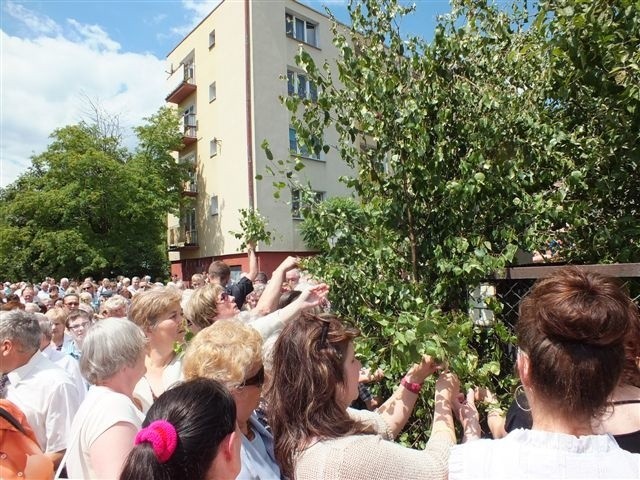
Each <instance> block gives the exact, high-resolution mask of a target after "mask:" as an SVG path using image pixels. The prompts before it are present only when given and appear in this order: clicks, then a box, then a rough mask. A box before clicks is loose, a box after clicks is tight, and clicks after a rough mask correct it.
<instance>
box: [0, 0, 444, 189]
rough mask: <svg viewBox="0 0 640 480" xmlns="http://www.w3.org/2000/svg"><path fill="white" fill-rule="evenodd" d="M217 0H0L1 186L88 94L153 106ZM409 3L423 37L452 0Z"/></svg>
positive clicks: (336, 7) (414, 27)
mask: <svg viewBox="0 0 640 480" xmlns="http://www.w3.org/2000/svg"><path fill="white" fill-rule="evenodd" d="M227 1H238V0H227ZM253 1H274V0H253ZM218 3H219V0H165V1H161V0H128V1H120V0H83V1H78V0H28V1H24V0H0V67H1V69H2V73H1V74H0V75H1V76H0V121H1V126H0V187H4V186H6V185H7V184H8V183H11V182H12V181H13V180H15V179H16V178H17V176H18V175H19V174H20V173H22V172H24V171H25V170H26V168H27V167H28V166H29V165H30V156H31V155H33V154H34V153H35V154H37V153H40V152H42V151H43V150H45V149H46V147H47V144H48V142H49V138H48V136H49V134H50V133H51V132H53V130H54V129H56V128H60V127H63V126H65V125H69V124H75V123H78V122H79V121H81V120H83V119H88V118H90V117H89V113H88V110H87V99H89V100H91V101H93V102H95V103H99V104H100V106H101V108H103V109H104V110H105V111H107V112H109V113H112V114H117V115H118V116H119V118H120V121H121V125H122V126H123V127H125V129H127V128H130V127H131V126H135V125H138V124H140V123H141V121H142V118H143V117H145V116H148V115H151V114H152V113H153V112H155V111H156V110H157V109H158V107H159V106H161V105H162V104H163V100H164V96H165V94H166V92H165V90H166V85H165V80H166V75H165V74H164V70H165V57H166V55H167V54H168V53H169V52H170V51H171V49H172V48H173V47H174V46H175V45H176V44H177V43H178V42H179V41H180V40H181V39H182V38H183V37H184V36H185V35H186V34H187V33H188V32H189V31H190V30H191V29H192V28H193V27H194V26H195V25H197V24H198V23H199V22H200V21H201V20H202V19H203V18H204V17H205V16H206V15H207V14H208V13H209V12H210V11H211V10H212V9H213V8H214V7H215V5H217V4H218ZM302 3H306V4H308V5H310V6H311V7H313V8H315V9H316V10H320V11H323V6H324V5H325V4H326V5H328V6H329V8H330V9H331V10H332V11H333V12H334V13H335V15H336V16H337V17H338V18H339V19H340V20H342V21H344V22H345V23H346V22H348V15H347V11H346V1H342V0H329V1H316V0H313V1H312V0H309V1H303V2H302ZM415 3H416V13H415V14H414V15H412V16H411V17H410V18H407V19H405V21H404V23H403V24H402V26H401V27H402V31H403V32H405V33H407V34H409V33H410V34H417V35H421V36H423V37H424V38H425V39H427V40H428V39H430V38H431V36H432V34H433V28H434V26H435V21H436V16H437V15H438V14H442V13H446V12H448V11H449V3H448V0H417V1H416V2H415ZM129 141H130V142H133V136H130V138H129Z"/></svg>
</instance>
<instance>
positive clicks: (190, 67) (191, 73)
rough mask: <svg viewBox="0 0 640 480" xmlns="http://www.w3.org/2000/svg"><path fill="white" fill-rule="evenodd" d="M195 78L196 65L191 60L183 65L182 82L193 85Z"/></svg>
mask: <svg viewBox="0 0 640 480" xmlns="http://www.w3.org/2000/svg"><path fill="white" fill-rule="evenodd" d="M195 76H196V65H195V64H194V63H193V60H192V61H190V62H188V63H185V64H184V81H185V82H189V83H194V79H195Z"/></svg>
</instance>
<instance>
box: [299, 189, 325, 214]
mask: <svg viewBox="0 0 640 480" xmlns="http://www.w3.org/2000/svg"><path fill="white" fill-rule="evenodd" d="M312 192H313V195H314V197H315V198H314V199H313V202H314V203H320V202H322V201H324V199H325V198H326V197H327V192H323V191H320V190H312ZM300 193H301V191H300V190H298V189H297V188H294V189H292V190H291V218H293V219H294V220H302V219H303V218H304V216H303V215H302V210H303V208H305V207H306V206H307V205H306V204H305V203H304V199H303V198H301V196H300Z"/></svg>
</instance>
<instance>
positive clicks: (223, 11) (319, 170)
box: [166, 0, 351, 281]
mask: <svg viewBox="0 0 640 480" xmlns="http://www.w3.org/2000/svg"><path fill="white" fill-rule="evenodd" d="M330 26H331V24H330V20H329V18H328V17H326V16H325V15H324V14H322V13H320V12H317V11H315V10H313V9H311V8H309V7H308V6H306V5H304V4H302V3H299V2H296V1H294V0H271V1H255V0H254V1H250V0H223V1H222V2H221V3H220V4H219V5H218V6H217V7H216V8H215V9H214V10H213V11H212V12H211V13H210V14H209V15H208V16H207V17H206V18H205V19H204V20H203V21H202V22H201V23H200V24H199V25H198V26H197V27H196V28H195V29H194V30H193V31H192V32H191V33H189V34H188V35H187V36H186V37H185V38H184V39H183V40H182V41H181V42H180V43H179V44H178V45H177V46H176V47H175V48H174V50H173V51H171V52H170V53H169V55H168V57H167V60H168V69H169V72H171V74H170V77H169V79H168V88H167V90H168V91H169V92H170V93H169V95H168V96H167V98H166V100H167V102H168V103H169V104H171V105H174V106H175V108H177V109H178V111H179V112H180V113H181V114H182V118H183V121H182V128H183V129H184V137H183V143H184V148H182V149H181V150H180V151H179V152H177V159H178V161H180V162H186V163H188V164H189V165H190V168H191V172H192V174H191V179H190V181H189V182H188V183H187V184H186V185H185V188H184V192H183V195H184V196H185V197H188V199H189V202H188V203H189V206H188V207H187V208H185V209H184V211H183V212H182V213H181V215H180V217H170V218H169V220H168V227H169V232H168V243H169V259H170V261H171V270H172V274H174V275H177V276H178V277H180V278H182V279H184V280H187V281H188V280H189V279H190V278H191V275H192V274H193V273H197V272H202V271H204V270H206V269H207V268H208V265H209V264H210V263H211V261H212V260H214V259H215V260H225V261H226V262H227V263H229V264H230V265H231V266H232V271H234V272H238V273H239V272H240V271H242V270H244V269H246V268H247V265H246V254H243V253H240V252H238V247H239V244H240V241H239V240H237V239H236V238H235V237H234V236H233V235H232V234H230V233H229V232H230V231H239V230H240V226H239V213H238V211H239V209H242V208H250V207H254V208H256V209H257V210H258V211H259V212H260V213H261V214H262V215H263V216H264V217H266V218H267V220H268V222H269V229H270V230H271V231H272V232H274V234H275V239H274V242H273V243H272V244H271V245H270V246H265V245H260V246H259V252H258V258H259V266H260V270H263V271H265V272H267V273H271V271H272V270H273V268H274V267H275V266H276V265H277V264H278V263H279V262H280V261H281V259H283V258H284V257H285V256H286V255H290V254H292V253H295V254H299V253H302V252H305V251H306V250H307V249H306V247H305V245H304V242H303V241H302V239H301V237H300V235H299V232H298V227H299V224H300V219H299V218H296V217H298V214H297V211H296V207H297V196H296V192H291V191H289V190H286V191H284V192H282V196H281V198H280V199H275V198H274V196H273V185H272V180H270V179H268V178H265V179H264V180H256V179H255V177H256V175H257V174H263V173H264V172H265V167H266V166H267V163H268V161H267V158H266V155H265V153H264V151H263V150H262V148H261V144H262V142H263V140H265V139H266V140H267V141H268V142H269V144H270V147H271V150H272V151H273V153H274V156H275V158H276V159H285V158H293V156H294V155H295V156H298V157H299V158H301V159H302V161H303V162H304V164H305V167H306V168H304V169H303V170H302V171H301V175H303V176H304V177H303V178H302V180H303V181H306V180H308V181H309V182H310V184H311V186H312V188H313V190H314V191H317V192H318V194H317V196H318V198H327V197H331V196H336V195H346V194H348V191H347V190H346V187H345V186H344V185H342V184H341V183H340V182H338V178H339V177H340V176H341V175H347V174H349V173H351V172H350V171H349V169H348V167H347V166H346V165H345V164H344V163H343V162H341V161H340V160H339V158H338V157H337V154H336V152H335V151H333V149H332V150H330V151H329V153H327V154H325V153H324V152H323V153H321V154H320V156H319V158H313V155H309V154H308V153H307V152H305V151H304V150H303V149H301V148H300V146H299V145H298V144H297V141H296V137H295V131H293V130H292V129H291V128H290V125H289V123H290V122H289V119H290V114H289V112H288V111H287V110H286V108H285V107H284V106H283V105H282V103H281V101H280V98H279V97H281V96H283V97H284V96H287V95H304V96H306V97H307V98H310V99H314V98H315V96H316V95H317V92H316V89H315V88H314V86H313V85H311V84H309V82H307V81H306V77H305V76H304V75H303V74H302V72H301V71H300V69H299V68H297V67H296V65H295V60H294V57H295V55H296V54H297V53H298V51H299V49H300V48H301V47H302V48H304V49H305V50H306V51H307V52H309V54H310V55H311V56H312V57H313V58H314V60H315V61H316V64H318V65H321V64H322V63H324V61H325V59H327V60H329V61H331V59H333V58H335V57H336V55H337V52H336V50H335V47H334V46H333V44H332V41H331V40H332V35H331V30H330ZM324 141H325V143H327V144H330V145H331V144H335V143H336V134H335V132H332V131H327V132H325V138H324Z"/></svg>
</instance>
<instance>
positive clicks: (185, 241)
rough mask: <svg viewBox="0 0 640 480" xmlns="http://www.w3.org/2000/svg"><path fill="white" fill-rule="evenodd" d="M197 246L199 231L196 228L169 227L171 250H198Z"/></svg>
mask: <svg viewBox="0 0 640 480" xmlns="http://www.w3.org/2000/svg"><path fill="white" fill-rule="evenodd" d="M197 248H198V231H197V230H196V229H195V228H189V227H171V228H169V251H171V252H176V251H181V250H196V249H197Z"/></svg>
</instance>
